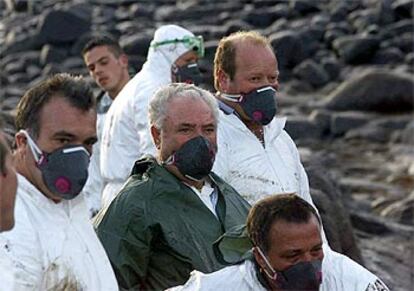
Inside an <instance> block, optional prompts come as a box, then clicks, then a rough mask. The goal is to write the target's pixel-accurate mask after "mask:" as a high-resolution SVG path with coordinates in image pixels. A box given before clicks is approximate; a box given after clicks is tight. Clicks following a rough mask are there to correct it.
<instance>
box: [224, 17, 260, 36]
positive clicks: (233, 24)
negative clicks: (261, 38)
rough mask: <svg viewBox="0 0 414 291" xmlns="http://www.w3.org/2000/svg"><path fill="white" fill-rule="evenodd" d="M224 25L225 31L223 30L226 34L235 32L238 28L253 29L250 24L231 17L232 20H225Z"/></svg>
mask: <svg viewBox="0 0 414 291" xmlns="http://www.w3.org/2000/svg"><path fill="white" fill-rule="evenodd" d="M224 26H225V27H226V31H225V34H226V35H229V34H231V33H233V32H237V31H240V30H251V29H253V27H252V26H251V25H250V24H248V23H247V22H246V21H243V20H240V19H233V20H230V21H227V22H226V24H225V25H224Z"/></svg>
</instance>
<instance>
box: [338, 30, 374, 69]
mask: <svg viewBox="0 0 414 291" xmlns="http://www.w3.org/2000/svg"><path fill="white" fill-rule="evenodd" d="M332 45H333V48H334V49H335V51H336V52H337V54H338V55H339V56H340V57H341V58H342V59H343V60H344V61H345V63H348V64H360V63H367V62H369V61H370V59H371V57H372V55H373V54H374V53H375V52H376V51H377V49H378V48H379V39H378V38H377V37H374V36H363V35H351V36H343V37H339V38H337V39H336V40H334V42H333V44H332Z"/></svg>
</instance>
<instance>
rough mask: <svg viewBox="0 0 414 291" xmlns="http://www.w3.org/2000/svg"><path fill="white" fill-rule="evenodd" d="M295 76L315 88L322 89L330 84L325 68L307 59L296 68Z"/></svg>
mask: <svg viewBox="0 0 414 291" xmlns="http://www.w3.org/2000/svg"><path fill="white" fill-rule="evenodd" d="M293 74H294V75H295V76H296V77H297V78H299V79H300V80H302V81H305V82H308V83H309V84H311V85H312V86H313V87H314V88H319V87H322V86H323V85H325V84H327V83H328V82H329V74H328V73H327V72H326V71H325V69H324V68H323V66H321V65H320V64H317V63H316V62H314V61H313V60H311V59H307V60H305V61H303V62H302V63H300V64H299V65H298V66H296V67H295V68H294V70H293Z"/></svg>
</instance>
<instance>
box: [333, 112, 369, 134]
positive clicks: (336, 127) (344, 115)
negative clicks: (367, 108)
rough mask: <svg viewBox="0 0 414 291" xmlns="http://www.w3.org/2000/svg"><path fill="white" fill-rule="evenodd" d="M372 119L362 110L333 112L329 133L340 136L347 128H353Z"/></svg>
mask: <svg viewBox="0 0 414 291" xmlns="http://www.w3.org/2000/svg"><path fill="white" fill-rule="evenodd" d="M371 119H372V115H370V114H366V113H363V112H355V111H348V112H340V113H333V114H332V118H331V130H330V132H331V134H332V135H333V136H341V135H343V134H345V133H346V132H347V131H348V130H351V129H355V128H357V127H360V126H362V125H364V124H366V123H368V122H369V121H370V120H371Z"/></svg>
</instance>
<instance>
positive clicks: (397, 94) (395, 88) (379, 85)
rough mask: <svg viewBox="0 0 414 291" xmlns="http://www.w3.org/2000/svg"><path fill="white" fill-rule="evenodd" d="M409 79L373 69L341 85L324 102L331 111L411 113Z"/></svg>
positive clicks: (412, 84)
mask: <svg viewBox="0 0 414 291" xmlns="http://www.w3.org/2000/svg"><path fill="white" fill-rule="evenodd" d="M413 92H414V80H413V78H412V76H409V75H406V74H402V73H393V72H390V71H388V70H382V69H374V70H369V71H366V72H364V73H362V74H359V75H357V76H354V77H352V78H351V79H349V80H347V81H344V82H343V83H342V84H341V85H340V86H339V87H338V88H337V89H336V90H335V91H333V92H332V93H331V94H330V95H329V96H328V97H327V100H326V103H325V107H326V108H328V109H331V110H343V111H344V110H358V111H374V112H383V113H385V112H411V111H412V110H413V108H414V98H413V94H414V93H413Z"/></svg>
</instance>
